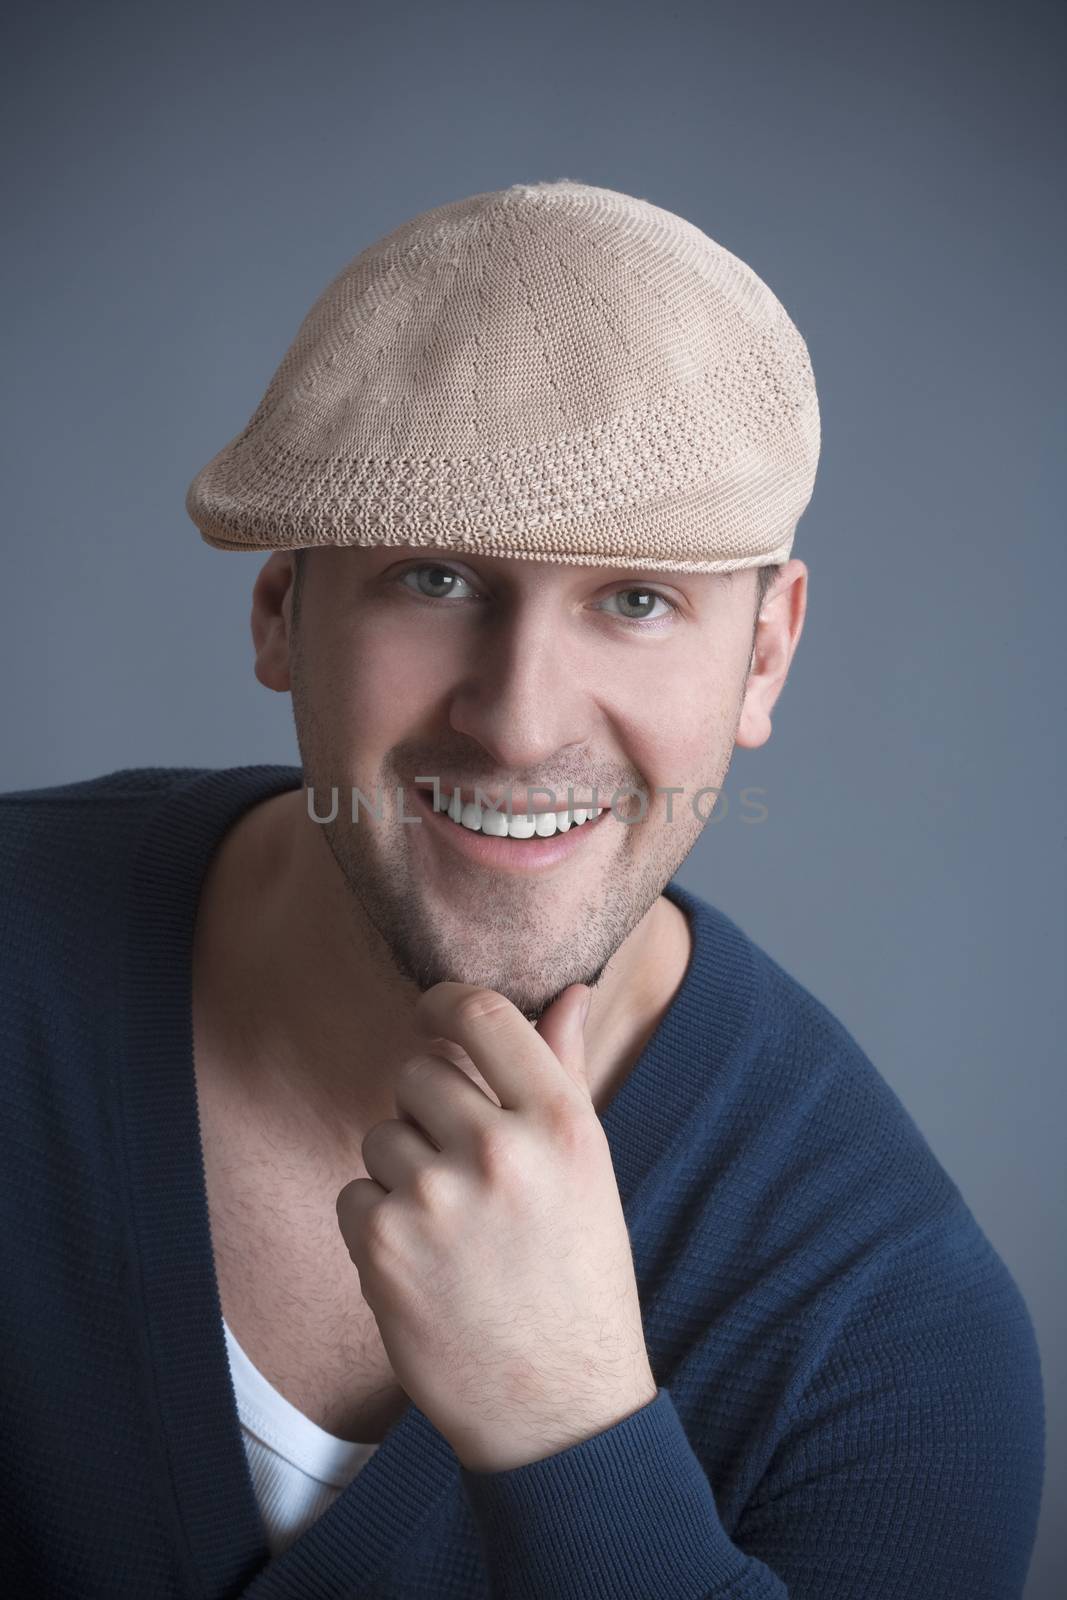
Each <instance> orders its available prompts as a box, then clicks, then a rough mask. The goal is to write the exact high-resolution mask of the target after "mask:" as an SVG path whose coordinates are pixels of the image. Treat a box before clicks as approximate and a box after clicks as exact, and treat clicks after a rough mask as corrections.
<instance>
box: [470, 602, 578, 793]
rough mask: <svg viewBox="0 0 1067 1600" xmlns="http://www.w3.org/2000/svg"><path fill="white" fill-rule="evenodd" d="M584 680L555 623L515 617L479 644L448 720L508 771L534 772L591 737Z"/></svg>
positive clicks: (500, 625)
mask: <svg viewBox="0 0 1067 1600" xmlns="http://www.w3.org/2000/svg"><path fill="white" fill-rule="evenodd" d="M593 711H594V705H593V700H592V697H591V694H590V684H589V682H588V679H587V675H586V674H585V673H583V672H582V671H581V670H580V664H579V663H578V662H577V661H576V660H575V658H574V654H573V651H572V650H569V649H568V648H567V646H566V643H565V641H563V640H562V639H561V636H560V628H559V627H558V626H553V623H552V619H551V618H549V617H546V616H544V615H543V614H542V615H540V616H531V617H527V618H525V619H518V620H517V619H516V617H515V615H514V613H512V615H511V617H510V618H508V619H507V620H506V621H504V620H503V619H502V620H501V622H500V624H499V625H498V626H496V627H494V628H493V629H492V630H491V632H490V633H489V634H487V635H483V637H482V638H481V639H480V640H479V647H478V653H477V657H476V659H473V660H471V661H470V662H469V664H468V667H467V671H466V672H465V673H464V674H463V676H462V678H461V679H460V681H459V682H458V683H457V685H456V687H455V689H454V691H453V693H452V696H451V701H450V705H449V718H450V722H451V725H452V727H453V728H454V729H455V730H456V731H457V732H458V733H464V734H467V735H468V737H470V738H472V739H477V741H478V743H479V744H480V745H481V746H482V747H483V749H485V750H486V751H488V753H489V754H490V755H491V756H492V758H493V760H494V762H495V763H496V764H497V765H498V766H499V767H500V768H502V769H503V770H506V771H513V772H531V771H533V772H536V771H537V769H538V767H539V765H542V764H543V763H544V762H546V761H547V760H548V759H549V758H550V757H551V756H552V755H554V754H555V753H556V752H557V751H558V750H562V749H564V748H565V747H566V746H568V745H580V744H583V743H585V741H586V740H587V739H588V738H589V737H590V733H591V731H592V718H593Z"/></svg>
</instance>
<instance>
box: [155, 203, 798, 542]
mask: <svg viewBox="0 0 1067 1600" xmlns="http://www.w3.org/2000/svg"><path fill="white" fill-rule="evenodd" d="M819 445H820V425H819V407H818V400H817V397H816V392H815V381H814V376H813V373H812V368H811V362H810V360H809V357H808V350H807V346H806V344H805V342H804V340H803V339H802V338H801V336H800V334H799V332H798V331H797V329H796V328H795V327H794V325H793V323H792V322H791V321H790V319H789V317H788V316H787V314H786V312H785V310H784V308H783V307H782V305H781V304H780V302H779V301H778V300H777V299H776V298H775V296H774V294H773V293H772V292H771V290H770V289H769V288H768V287H767V285H766V284H765V283H764V282H763V280H762V279H761V278H759V277H757V276H756V274H755V273H754V272H753V271H752V269H751V268H750V267H748V266H747V265H746V264H745V263H744V262H743V261H741V260H740V259H739V258H738V257H737V256H735V255H732V254H731V253H730V252H729V251H728V250H726V249H724V248H723V247H722V246H721V245H719V244H716V243H715V241H714V240H713V239H709V238H708V236H707V235H706V234H705V233H703V232H701V230H700V229H699V228H697V227H695V226H694V225H693V224H692V223H690V222H687V221H686V220H685V219H684V218H682V217H679V216H676V215H675V214H674V213H673V212H670V211H665V210H663V209H662V208H660V207H659V206H655V205H653V204H651V202H649V201H647V200H643V199H636V198H634V197H633V196H631V195H626V194H621V193H619V192H617V191H616V190H613V189H603V188H596V187H594V186H592V185H590V184H585V183H580V182H578V181H576V180H572V179H569V178H560V179H558V180H557V181H555V182H544V183H531V184H513V185H512V186H511V187H510V188H507V189H500V190H494V191H492V192H489V193H485V194H476V195H472V196H470V197H469V198H467V199H464V200H455V201H452V202H450V203H449V204H447V205H441V206H436V207H434V208H433V209H432V210H429V211H424V212H422V213H421V214H420V215H419V216H417V217H414V218H413V219H412V220H410V221H409V222H406V223H404V224H402V225H401V226H400V227H398V228H396V229H394V230H393V231H392V232H391V233H388V234H386V235H385V236H384V237H383V238H381V239H379V240H378V241H377V242H376V243H375V244H372V245H370V246H368V248H367V249H365V250H363V251H362V252H361V253H360V254H359V255H357V256H356V257H355V258H354V259H353V260H352V261H351V262H349V264H348V265H347V266H346V267H345V268H344V269H343V270H342V271H341V272H340V273H339V274H338V276H337V277H336V278H334V280H333V281H332V282H331V283H330V284H328V285H327V287H326V288H325V289H324V290H323V292H322V294H321V295H320V296H319V298H318V299H317V300H316V301H315V303H314V305H312V307H311V309H310V310H309V311H308V313H307V315H306V316H305V318H304V320H303V322H302V323H301V325H300V328H299V330H298V332H297V335H296V338H295V339H294V340H293V342H292V344H291V345H290V347H289V349H288V350H287V351H286V353H285V355H284V357H283V358H282V361H281V364H280V365H279V367H278V369H277V371H276V372H275V374H274V376H273V378H272V379H271V381H270V384H269V386H268V388H267V391H266V393H265V394H264V396H263V399H262V400H261V402H260V403H259V405H258V406H257V408H256V410H255V412H254V413H253V415H252V417H251V418H250V420H249V422H248V424H247V426H246V427H245V428H244V429H243V430H242V432H241V433H239V434H238V435H237V437H236V438H235V439H233V440H231V442H230V443H229V444H228V445H226V447H225V448H224V449H223V450H221V451H220V452H219V453H218V455H216V456H215V457H214V458H213V460H211V461H210V462H209V463H208V464H207V466H205V467H204V468H203V469H202V470H201V471H200V472H199V473H198V474H197V476H196V477H195V478H194V479H193V481H192V483H191V484H190V486H189V489H188V491H187V494H186V502H185V503H186V509H187V511H188V513H189V515H190V517H191V518H192V520H193V522H194V523H195V524H196V526H197V527H198V528H199V530H200V533H201V536H202V537H203V539H204V540H205V541H206V542H207V543H208V544H210V545H214V546H215V547H217V548H218V549H222V550H278V549H296V548H299V547H302V546H315V545H346V546H347V545H362V546H371V545H413V546H417V547H421V546H433V547H435V548H438V547H439V548H443V549H446V550H452V551H456V552H467V553H479V554H482V555H486V556H513V557H521V558H525V559H527V560H539V561H557V562H571V563H577V564H581V565H589V566H614V565H626V564H640V565H641V566H642V567H645V568H651V569H656V570H662V571H678V572H728V571H733V570H735V569H738V568H741V567H750V566H762V565H766V564H769V563H772V562H780V561H785V560H786V559H787V558H788V556H789V553H790V550H791V549H792V544H793V537H794V533H795V530H796V524H797V521H798V519H799V517H800V516H801V514H802V513H803V511H804V510H805V508H806V506H807V504H808V501H809V500H810V498H811V494H812V490H813V488H814V483H815V472H816V468H817V465H818V459H819Z"/></svg>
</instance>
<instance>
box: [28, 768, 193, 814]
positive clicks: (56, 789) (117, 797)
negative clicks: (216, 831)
mask: <svg viewBox="0 0 1067 1600" xmlns="http://www.w3.org/2000/svg"><path fill="white" fill-rule="evenodd" d="M207 770H208V769H207V768H204V767H118V768H116V769H115V770H114V771H113V772H103V773H100V774H99V775H98V776H97V777H95V778H76V779H74V780H73V781H72V782H70V783H55V784H42V785H40V786H38V787H37V788H33V789H8V790H5V791H4V792H2V793H0V807H2V808H3V810H4V813H5V814H10V813H11V812H12V811H15V810H23V811H26V812H34V813H36V814H42V809H41V808H42V807H49V808H51V807H55V806H59V807H67V806H78V805H80V804H81V803H83V802H93V803H94V804H95V805H96V806H97V807H101V806H107V805H108V803H109V802H120V803H121V802H123V801H128V800H137V799H142V800H143V799H146V798H148V799H151V798H152V797H153V796H154V795H158V794H159V793H160V791H161V790H166V789H171V788H173V787H174V785H175V784H178V783H182V782H185V781H187V780H188V779H189V778H195V777H199V776H200V774H201V773H203V772H205V771H207Z"/></svg>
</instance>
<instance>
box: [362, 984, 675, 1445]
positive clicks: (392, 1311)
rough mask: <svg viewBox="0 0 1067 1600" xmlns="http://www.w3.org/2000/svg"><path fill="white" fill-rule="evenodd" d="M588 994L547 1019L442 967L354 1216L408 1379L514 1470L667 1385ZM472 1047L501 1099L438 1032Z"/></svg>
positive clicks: (384, 1327) (379, 1311) (438, 1421)
mask: <svg viewBox="0 0 1067 1600" xmlns="http://www.w3.org/2000/svg"><path fill="white" fill-rule="evenodd" d="M588 997H589V990H588V989H586V988H585V987H584V986H583V985H581V984H572V985H571V986H570V988H568V989H566V990H565V991H564V993H563V994H562V995H561V996H560V997H559V999H558V1000H557V1001H556V1002H555V1004H554V1005H552V1006H551V1007H550V1008H549V1009H548V1011H546V1012H545V1014H544V1016H543V1017H542V1019H541V1021H540V1023H539V1024H538V1026H537V1027H536V1028H535V1027H534V1026H533V1025H532V1024H531V1023H529V1022H528V1021H527V1020H526V1018H525V1017H524V1016H523V1015H522V1013H521V1012H520V1011H519V1010H518V1009H517V1008H516V1007H515V1006H513V1005H512V1004H511V1002H510V1001H509V1000H506V999H505V998H504V997H503V995H500V994H497V993H496V992H495V991H494V990H491V989H480V988H475V987H472V986H471V985H469V984H460V983H439V984H436V985H435V986H434V987H433V988H432V989H428V990H426V992H425V993H424V994H422V995H421V996H420V997H419V1001H418V1003H417V1005H416V1008H415V1020H416V1024H417V1026H418V1027H419V1029H420V1031H422V1032H424V1033H425V1034H426V1035H427V1052H426V1054H425V1055H417V1056H414V1057H412V1058H410V1059H409V1060H408V1061H406V1062H405V1063H404V1064H403V1065H402V1066H401V1067H400V1068H399V1069H398V1072H397V1076H396V1080H395V1098H396V1105H397V1110H398V1113H399V1115H398V1117H396V1118H391V1119H389V1120H387V1121H385V1122H379V1123H377V1124H376V1125H375V1126H374V1127H373V1128H371V1130H370V1132H369V1133H368V1134H367V1136H366V1138H365V1139H364V1141H363V1145H362V1154H363V1160H364V1163H365V1165H366V1168H367V1171H368V1172H369V1173H370V1177H369V1178H356V1179H354V1180H353V1181H352V1182H351V1183H348V1184H346V1185H345V1187H344V1188H343V1189H342V1190H341V1192H340V1194H339V1195H338V1197H337V1219H338V1223H339V1225H340V1229H341V1233H342V1235H343V1237H344V1240H345V1244H346V1245H347V1246H348V1252H349V1255H350V1257H351V1259H352V1262H353V1264H354V1265H355V1267H356V1269H357V1271H358V1273H359V1280H360V1288H361V1291H362V1293H363V1297H364V1299H365V1300H366V1302H367V1304H368V1305H369V1306H370V1308H371V1310H372V1312H373V1313H374V1317H375V1320H376V1322H377V1324H378V1329H379V1332H380V1334H381V1338H382V1343H383V1344H384V1346H385V1350H386V1354H387V1355H388V1357H389V1360H390V1362H391V1363H392V1366H393V1370H394V1372H395V1373H396V1376H397V1380H398V1382H399V1383H400V1385H401V1386H402V1388H403V1389H404V1391H405V1392H406V1393H407V1394H408V1395H409V1396H410V1398H411V1399H412V1400H413V1401H414V1403H415V1404H416V1405H417V1406H418V1407H419V1409H420V1410H421V1411H423V1412H424V1413H425V1415H426V1416H427V1417H428V1418H429V1420H430V1421H431V1422H432V1423H433V1424H434V1426H435V1427H436V1428H437V1429H438V1431H439V1432H440V1433H441V1434H443V1436H444V1437H445V1438H446V1439H447V1440H448V1441H449V1443H450V1444H451V1446H452V1448H453V1450H454V1451H455V1453H456V1456H457V1458H458V1460H459V1461H460V1463H461V1465H463V1466H464V1467H466V1468H467V1469H468V1470H470V1471H475V1472H499V1471H504V1470H506V1469H509V1468H511V1467H517V1466H523V1465H525V1464H526V1463H528V1462H531V1461H538V1460H541V1459H543V1458H544V1457H546V1456H550V1455H554V1454H556V1453H557V1452H558V1451H560V1450H565V1449H567V1448H568V1446H570V1445H573V1444H577V1443H580V1442H581V1441H582V1440H583V1439H588V1438H592V1437H593V1435H595V1434H597V1433H601V1432H603V1431H604V1430H605V1429H607V1428H610V1427H613V1426H614V1425H615V1424H616V1423H617V1422H621V1421H622V1420H623V1419H624V1418H625V1417H628V1416H630V1415H631V1414H632V1413H633V1412H634V1411H637V1410H639V1409H640V1408H641V1407H642V1406H645V1405H647V1404H648V1403H649V1402H650V1401H651V1400H654V1399H655V1397H656V1392H657V1390H656V1380H655V1378H654V1377H653V1374H652V1370H651V1367H650V1365H649V1361H648V1355H647V1352H646V1349H645V1340H644V1333H643V1330H642V1325H641V1310H640V1305H639V1302H638V1297H637V1283H636V1280H635V1277H634V1269H633V1258H632V1255H631V1250H630V1239H629V1235H628V1234H627V1231H626V1223H625V1219H624V1217H623V1210H622V1201H621V1200H620V1198H619V1190H618V1185H617V1183H616V1180H615V1173H614V1169H613V1167H612V1164H611V1153H610V1150H609V1147H608V1141H607V1136H606V1134H605V1133H604V1130H603V1128H602V1127H601V1125H600V1122H599V1120H598V1117H597V1113H596V1109H595V1107H594V1105H593V1101H592V1097H591V1095H590V1090H589V1085H588V1082H587V1080H586V1075H585V1040H584V1027H585V1016H586V1012H587V1009H588ZM444 1041H450V1042H451V1043H452V1044H454V1045H458V1046H459V1047H460V1049H461V1050H462V1051H464V1052H465V1053H466V1055H467V1057H468V1058H469V1060H470V1061H471V1063H472V1064H473V1065H474V1067H475V1068H476V1069H477V1071H478V1072H479V1073H480V1074H481V1076H482V1078H483V1079H484V1081H485V1082H486V1083H487V1084H488V1085H489V1088H490V1089H491V1090H492V1091H493V1093H494V1094H495V1095H496V1097H497V1099H498V1100H499V1102H500V1104H499V1105H496V1104H495V1103H494V1101H493V1100H491V1099H490V1098H489V1096H488V1095H486V1094H485V1093H483V1091H482V1090H481V1089H480V1088H479V1087H478V1085H477V1084H476V1083H475V1082H474V1081H473V1080H472V1079H471V1078H470V1077H468V1075H467V1074H466V1073H465V1072H464V1071H463V1070H462V1068H460V1067H459V1066H457V1065H456V1064H455V1062H454V1061H452V1060H449V1059H448V1058H447V1057H446V1056H445V1055H440V1054H436V1053H435V1052H434V1050H433V1049H432V1046H433V1044H434V1043H435V1042H436V1043H437V1044H438V1045H439V1046H441V1045H443V1042H444Z"/></svg>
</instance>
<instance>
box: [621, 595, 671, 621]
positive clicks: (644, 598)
mask: <svg viewBox="0 0 1067 1600" xmlns="http://www.w3.org/2000/svg"><path fill="white" fill-rule="evenodd" d="M608 600H609V601H610V600H621V601H622V603H623V610H622V612H621V613H620V615H622V616H623V617H625V619H626V620H627V621H628V622H648V621H651V622H658V621H659V619H660V618H661V617H663V616H666V615H667V613H668V612H671V611H675V610H676V609H677V607H676V606H675V605H674V603H673V601H671V600H668V599H667V597H666V596H665V595H662V594H657V593H656V591H655V589H641V588H631V589H618V590H617V591H616V592H615V594H609V595H608ZM657 600H658V601H659V603H660V605H662V606H666V608H667V610H666V611H665V612H664V611H660V612H656V613H650V611H649V609H648V608H649V606H651V605H654V604H655V602H656V601H657ZM630 607H633V608H634V609H632V610H631V609H630Z"/></svg>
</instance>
